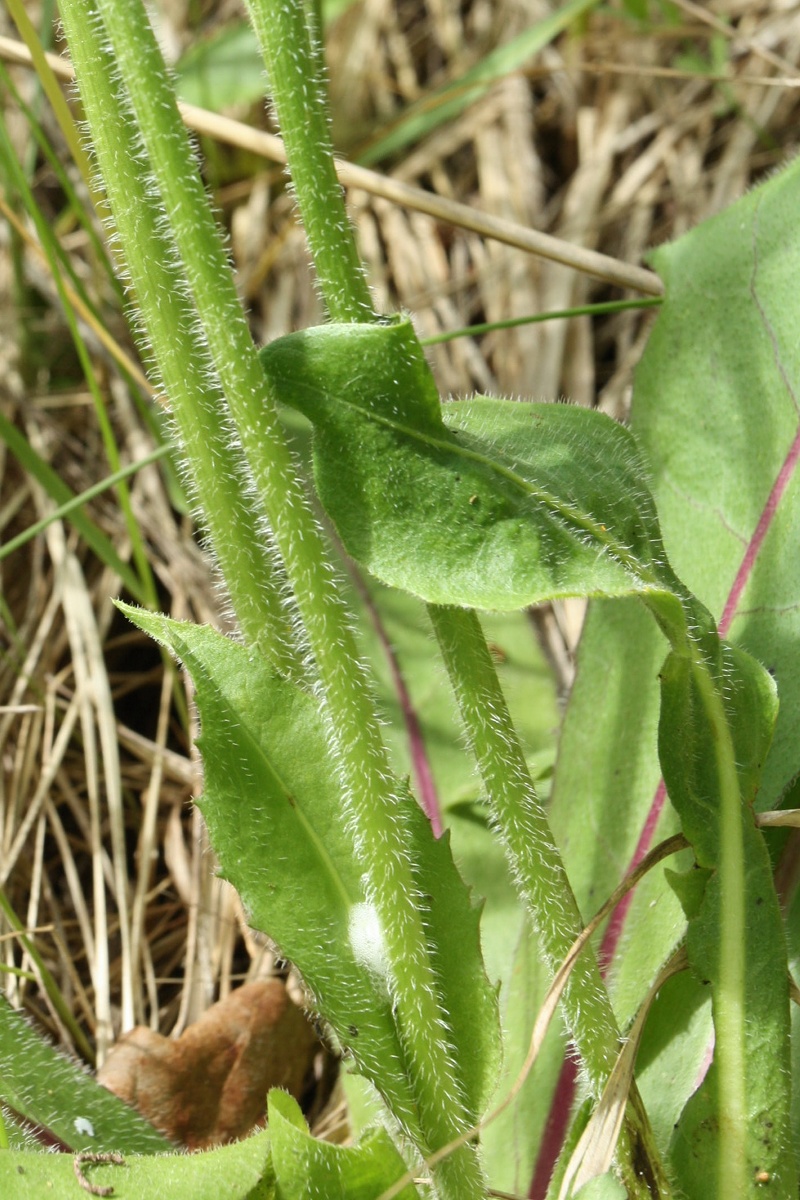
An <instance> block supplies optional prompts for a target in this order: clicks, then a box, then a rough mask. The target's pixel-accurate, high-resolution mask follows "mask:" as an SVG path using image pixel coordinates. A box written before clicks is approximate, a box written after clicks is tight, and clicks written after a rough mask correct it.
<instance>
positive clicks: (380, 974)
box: [120, 605, 499, 1140]
mask: <svg viewBox="0 0 800 1200" xmlns="http://www.w3.org/2000/svg"><path fill="white" fill-rule="evenodd" d="M120 607H121V608H122V610H123V611H124V612H125V613H126V614H127V615H128V616H129V617H130V618H131V619H132V620H133V621H134V622H135V623H136V624H138V625H139V626H140V627H141V628H143V629H145V630H146V632H148V633H150V634H151V635H152V636H153V637H155V638H156V639H157V640H158V641H160V642H161V643H162V644H164V645H166V646H168V647H169V649H170V650H171V651H172V652H173V653H174V654H175V655H176V656H177V657H178V658H180V659H181V661H182V662H183V663H184V664H185V666H186V668H187V669H188V670H189V672H190V674H191V676H192V679H193V681H194V685H195V692H196V700H197V706H198V709H199V713H200V718H201V723H202V734H201V737H200V738H199V740H198V745H199V748H200V749H201V752H202V755H203V763H204V772H205V787H204V795H203V799H202V801H201V802H200V806H201V809H202V811H203V815H204V817H205V819H206V822H207V824H208V827H209V834H210V837H211V842H212V845H213V847H214V850H215V852H216V854H217V857H218V859H219V862H220V867H221V871H222V874H223V875H224V876H225V877H226V878H227V879H228V880H229V881H230V882H231V883H232V884H233V885H234V886H235V887H236V889H237V891H238V892H239V894H240V896H241V897H242V901H243V903H244V905H245V908H246V910H247V912H248V915H249V919H250V920H251V923H252V924H253V925H254V927H256V928H258V929H261V930H263V931H264V932H265V933H267V934H268V935H269V936H270V937H271V938H272V939H273V940H274V941H275V943H276V944H277V945H278V947H279V948H280V950H281V952H282V953H283V954H284V955H285V956H286V958H287V959H289V960H290V961H291V962H293V963H294V964H295V965H296V966H297V968H298V970H299V971H300V972H301V973H302V975H303V978H304V980H305V982H306V984H307V986H308V988H309V989H310V992H311V994H312V996H313V999H314V1003H315V1005H316V1007H317V1009H318V1012H319V1014H320V1015H321V1016H322V1017H323V1018H324V1019H325V1020H326V1021H327V1022H329V1024H330V1026H331V1027H332V1029H333V1030H334V1032H335V1034H336V1037H337V1039H338V1041H339V1042H340V1044H341V1046H342V1047H343V1049H344V1050H345V1052H346V1053H347V1054H349V1055H350V1056H351V1057H352V1058H353V1060H354V1062H355V1064H356V1066H357V1068H358V1070H359V1071H361V1072H362V1073H363V1074H364V1075H366V1076H367V1077H368V1078H369V1079H370V1080H371V1081H372V1082H373V1083H374V1084H375V1086H376V1087H377V1088H378V1090H379V1091H380V1092H381V1094H382V1095H383V1096H384V1098H385V1099H386V1101H387V1103H388V1104H389V1107H390V1108H391V1110H392V1112H393V1113H394V1115H395V1117H396V1118H397V1120H398V1121H400V1123H401V1124H402V1125H403V1126H404V1127H405V1129H406V1130H407V1131H409V1132H410V1133H411V1134H412V1136H415V1137H417V1138H419V1137H421V1134H420V1130H419V1128H418V1119H417V1107H416V1099H415V1094H414V1080H413V1076H412V1075H410V1073H409V1071H408V1070H407V1066H406V1063H405V1060H404V1053H403V1049H402V1044H401V1040H400V1037H399V1035H398V1030H397V1026H396V1023H395V1017H394V1013H393V1007H392V1003H391V999H390V996H389V991H388V984H387V971H388V964H387V963H386V962H385V961H384V960H383V948H382V943H381V937H380V931H379V928H378V926H377V919H376V917H375V914H374V911H373V910H372V908H371V906H370V905H369V904H368V903H367V902H366V896H365V894H364V889H363V883H362V873H361V868H360V866H359V864H358V860H357V857H356V853H355V849H354V846H353V840H352V833H351V831H350V829H349V828H348V827H347V825H346V823H345V822H344V821H343V817H342V813H343V805H342V797H341V788H340V785H339V782H338V778H337V774H336V770H335V766H334V764H333V762H332V760H331V755H330V751H329V747H328V739H327V736H326V731H325V727H324V723H323V719H322V716H321V714H320V712H319V706H318V703H317V701H316V700H315V699H314V698H313V697H311V696H309V695H307V694H306V693H305V692H303V691H301V690H300V689H299V688H298V687H296V686H295V685H293V684H291V683H289V682H287V681H285V680H283V679H281V678H280V677H278V676H276V675H275V674H274V673H273V672H272V671H270V669H269V667H268V666H267V664H266V663H265V661H264V660H263V659H262V658H261V656H260V655H258V654H256V653H254V652H252V651H250V650H248V649H247V648H246V647H245V646H243V645H241V644H239V643H236V642H233V641H231V640H230V639H229V638H226V637H223V636H222V635H221V634H219V633H216V632H215V631H214V630H212V629H210V628H209V627H207V626H195V625H191V624H188V623H183V622H177V621H172V620H169V619H168V618H166V617H162V616H156V615H153V614H149V613H144V612H142V611H140V610H134V609H130V608H128V607H127V606H124V605H120ZM406 795H407V799H406V800H405V802H404V812H403V817H404V824H405V827H406V828H407V829H408V830H409V845H408V854H409V859H410V861H412V862H413V864H414V871H415V877H416V880H417V885H418V888H419V892H420V895H421V896H422V897H423V904H424V913H423V920H424V924H425V930H426V934H427V936H428V940H429V943H430V950H431V954H432V956H433V958H434V960H435V962H436V968H437V979H438V983H439V990H440V999H441V1007H442V1011H443V1012H445V1013H447V1016H448V1030H447V1034H446V1036H447V1037H448V1039H449V1041H450V1044H451V1046H452V1048H453V1055H454V1059H455V1061H456V1062H457V1063H458V1070H459V1085H460V1087H461V1090H462V1096H463V1099H464V1101H465V1102H466V1109H467V1113H468V1116H469V1118H470V1119H471V1120H473V1121H474V1120H477V1119H478V1117H479V1116H481V1115H482V1113H483V1111H484V1110H485V1106H486V1104H487V1102H488V1098H489V1095H490V1094H491V1091H492V1090H493V1087H494V1083H495V1080H496V1077H497V1072H498V1069H499V1065H498V1059H499V1031H498V1018H497V1005H496V996H495V992H494V989H493V988H492V987H491V986H490V984H489V982H488V980H487V978H486V975H485V972H484V969H483V963H482V959H481V955H480V936H479V918H480V909H479V908H478V907H476V906H475V905H473V904H472V902H471V900H470V896H469V893H468V891H467V889H466V887H465V885H464V884H463V882H462V881H461V878H460V876H459V875H458V872H457V871H456V868H455V866H454V864H453V859H452V855H451V853H450V849H449V839H448V838H447V837H445V838H441V839H439V840H438V841H436V840H435V839H434V838H433V835H432V832H431V829H430V824H429V822H428V821H427V820H426V818H425V816H424V814H423V813H422V812H421V810H420V809H419V807H418V805H417V804H416V803H415V801H414V800H413V798H412V797H411V796H410V795H409V794H408V793H406ZM423 1140H424V1139H423Z"/></svg>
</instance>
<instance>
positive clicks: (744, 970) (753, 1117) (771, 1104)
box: [659, 643, 797, 1200]
mask: <svg viewBox="0 0 800 1200" xmlns="http://www.w3.org/2000/svg"><path fill="white" fill-rule="evenodd" d="M705 670H706V669H705V668H703V673H700V672H698V671H697V669H696V666H695V664H694V663H692V662H690V661H689V660H687V659H684V658H681V657H679V656H677V655H675V654H670V655H669V657H668V659H667V662H666V664H665V666H664V668H663V670H662V674H661V688H662V711H661V721H660V727H659V749H660V755H661V765H662V768H663V771H664V778H665V781H666V784H667V788H668V791H669V795H670V798H671V800H672V802H673V804H674V805H675V807H676V809H677V810H678V813H679V815H680V817H681V822H682V825H683V828H684V832H685V833H686V835H687V836H688V837H689V838H690V840H691V841H692V845H693V848H694V850H695V853H696V855H697V861H698V864H699V865H700V867H701V868H702V869H704V870H706V871H708V872H709V877H708V881H707V883H706V886H705V888H704V889H703V891H702V896H699V897H698V896H695V898H694V899H695V902H696V903H697V901H699V903H697V908H696V912H695V913H694V914H693V915H692V917H691V919H690V921H689V927H688V932H687V950H688V953H689V961H690V965H691V967H692V969H693V971H694V973H695V976H696V977H697V978H698V979H699V980H700V981H701V982H703V983H706V984H710V986H711V994H712V1007H713V1013H714V1025H715V1030H716V1049H715V1060H714V1061H715V1070H714V1072H713V1074H712V1075H711V1076H710V1077H707V1078H706V1080H705V1081H704V1084H703V1087H702V1089H701V1093H700V1095H699V1096H697V1097H695V1098H694V1100H693V1102H692V1104H691V1106H690V1108H689V1111H688V1112H687V1114H686V1115H685V1120H684V1121H682V1123H681V1132H680V1133H679V1137H687V1136H690V1137H691V1140H692V1146H693V1151H692V1154H691V1155H688V1156H687V1159H686V1166H687V1169H688V1170H689V1176H688V1178H683V1179H682V1180H681V1182H682V1185H683V1186H684V1187H685V1188H686V1190H687V1191H688V1192H689V1194H692V1193H693V1191H694V1190H695V1188H696V1187H697V1186H699V1185H700V1181H701V1178H702V1179H703V1180H704V1183H703V1187H704V1189H705V1191H706V1192H707V1193H708V1194H709V1195H712V1196H716V1197H719V1198H720V1200H723V1197H727V1196H728V1195H730V1194H731V1187H732V1186H734V1180H735V1181H736V1183H735V1186H736V1188H737V1194H738V1195H746V1194H752V1195H756V1194H757V1193H759V1192H760V1185H759V1183H758V1176H759V1173H760V1172H766V1174H767V1175H768V1177H769V1180H770V1193H771V1194H774V1195H776V1196H786V1197H789V1196H793V1195H795V1194H796V1190H797V1164H796V1161H795V1156H794V1150H793V1146H792V1135H791V1074H790V1066H791V1063H790V1045H789V1032H790V1030H789V977H788V969H787V962H786V939H785V935H784V932H783V923H782V919H781V913H780V908H779V905H778V899H777V896H776V893H775V888H774V885H773V880H772V863H771V861H770V858H769V854H768V853H767V848H766V844H765V842H764V838H763V836H762V834H761V833H760V832H759V831H758V830H757V829H756V827H755V823H754V821H753V813H752V804H753V800H754V798H755V793H756V790H757V788H758V784H759V778H760V771H761V765H762V764H763V762H764V760H765V758H766V755H767V751H768V748H769V744H770V741H771V738H772V731H773V728H774V724H775V719H776V716H777V697H776V694H775V685H774V683H773V681H772V680H771V678H770V677H769V675H768V674H767V672H766V671H764V669H763V668H762V667H760V666H759V665H758V664H757V663H756V662H755V661H754V660H753V659H752V658H750V656H749V655H747V654H745V653H744V652H743V651H741V650H738V649H736V648H735V647H732V646H726V645H725V644H724V643H723V644H722V646H721V648H720V653H719V655H718V659H717V662H716V663H715V664H714V666H713V675H714V676H715V679H714V682H715V683H716V687H717V691H718V693H719V694H720V695H721V696H722V697H723V703H724V709H723V711H722V713H721V716H722V718H723V720H725V719H727V726H728V730H729V731H730V736H729V738H726V737H724V736H720V732H719V730H720V726H719V722H718V721H717V720H716V719H715V713H714V708H713V706H710V705H709V702H708V698H707V696H706V695H705V694H704V678H705ZM723 683H724V686H723ZM720 708H723V706H722V705H720ZM726 759H728V760H729V761H730V770H728V769H726V761H725V760H726ZM698 1110H700V1111H702V1113H703V1116H702V1120H701V1122H700V1124H699V1126H697V1127H695V1126H694V1122H695V1120H696V1117H697V1113H698ZM685 1126H688V1128H690V1129H692V1133H691V1135H687V1134H686V1132H685V1131H684V1129H685ZM737 1156H738V1157H737ZM709 1163H711V1164H712V1169H709ZM701 1164H702V1170H703V1174H702V1176H701V1175H699V1174H698V1173H697V1169H698V1166H699V1165H701ZM690 1180H693V1181H694V1187H692V1186H691V1184H690ZM748 1181H749V1187H748Z"/></svg>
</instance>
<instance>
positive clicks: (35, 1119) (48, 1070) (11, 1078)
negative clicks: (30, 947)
mask: <svg viewBox="0 0 800 1200" xmlns="http://www.w3.org/2000/svg"><path fill="white" fill-rule="evenodd" d="M0 1101H1V1102H2V1103H3V1104H7V1105H8V1106H9V1107H10V1108H11V1109H13V1110H14V1112H16V1113H17V1114H18V1115H19V1116H20V1117H24V1119H25V1120H26V1121H29V1122H30V1123H31V1124H32V1125H34V1126H39V1127H41V1128H42V1129H46V1130H49V1132H50V1133H51V1134H52V1135H53V1136H54V1137H56V1138H58V1140H59V1141H60V1142H61V1143H62V1144H63V1145H65V1146H68V1147H69V1148H70V1149H72V1150H86V1151H96V1152H100V1151H109V1150H119V1151H124V1153H126V1154H158V1153H161V1154H164V1153H168V1152H169V1151H170V1150H171V1149H172V1143H171V1142H170V1141H169V1140H168V1139H167V1138H165V1137H164V1136H163V1134H161V1133H159V1132H158V1130H157V1129H154V1128H153V1126H152V1125H151V1124H150V1123H149V1122H148V1121H145V1119H144V1118H143V1117H141V1116H139V1114H138V1113H137V1112H136V1111H135V1110H134V1109H132V1108H129V1107H128V1105H127V1104H123V1102H122V1101H121V1100H119V1099H118V1098H117V1097H116V1096H114V1095H112V1093H111V1092H109V1091H107V1090H106V1089H105V1088H104V1087H101V1086H100V1084H99V1083H97V1081H96V1080H95V1079H94V1078H93V1077H92V1076H91V1075H88V1074H87V1073H86V1072H85V1071H83V1070H81V1068H80V1067H79V1066H78V1065H77V1064H76V1063H74V1062H72V1061H71V1060H70V1059H68V1058H66V1057H65V1056H64V1055H63V1054H60V1053H59V1052H58V1051H57V1050H56V1049H55V1048H54V1047H53V1046H51V1045H50V1044H49V1042H46V1041H45V1040H44V1039H43V1038H42V1037H40V1036H39V1035H38V1034H37V1033H36V1032H35V1031H34V1030H33V1029H32V1028H31V1026H30V1025H29V1024H28V1022H27V1021H26V1020H25V1018H24V1017H23V1016H22V1014H21V1013H19V1012H17V1011H16V1010H15V1009H13V1008H12V1007H11V1005H10V1004H9V1002H8V1001H7V1000H6V998H5V996H2V995H0ZM0 1158H2V1155H0ZM0 1194H5V1193H3V1192H2V1189H0ZM41 1194H42V1195H44V1194H45V1193H44V1192H42V1193H41ZM14 1195H16V1193H14Z"/></svg>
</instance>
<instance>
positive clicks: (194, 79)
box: [175, 21, 267, 112]
mask: <svg viewBox="0 0 800 1200" xmlns="http://www.w3.org/2000/svg"><path fill="white" fill-rule="evenodd" d="M175 90H176V92H177V94H178V96H179V97H180V99H181V100H183V101H185V103H187V104H196V105H199V106H200V107H201V108H208V109H210V110H211V111H212V112H222V111H223V109H226V108H231V107H232V106H234V105H244V104H248V105H249V104H253V103H255V101H256V100H261V99H262V98H263V97H264V95H265V93H266V90H267V80H266V77H265V75H264V64H263V62H262V61H261V55H260V54H259V52H258V42H257V41H256V36H255V34H254V33H253V30H252V28H251V27H250V25H249V24H248V23H247V22H246V21H233V22H231V23H230V24H228V25H224V26H223V27H222V29H219V30H217V31H216V32H215V33H214V34H213V35H212V36H211V37H208V38H204V39H202V40H201V41H198V42H195V43H194V44H193V45H192V46H190V47H189V49H188V50H187V51H186V53H185V54H182V55H181V57H180V58H179V60H178V62H177V63H176V64H175Z"/></svg>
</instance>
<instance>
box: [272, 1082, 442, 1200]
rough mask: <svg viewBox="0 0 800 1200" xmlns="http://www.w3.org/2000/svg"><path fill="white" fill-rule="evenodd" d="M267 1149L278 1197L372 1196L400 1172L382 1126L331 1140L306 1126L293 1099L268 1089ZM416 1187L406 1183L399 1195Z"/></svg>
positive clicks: (367, 1199) (408, 1196) (406, 1198)
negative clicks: (351, 1139)
mask: <svg viewBox="0 0 800 1200" xmlns="http://www.w3.org/2000/svg"><path fill="white" fill-rule="evenodd" d="M268 1119H269V1129H270V1134H271V1137H272V1155H273V1162H274V1165H275V1174H276V1176H277V1179H278V1187H279V1195H280V1197H281V1200H311V1198H312V1197H319V1198H320V1200H323V1198H324V1200H375V1197H376V1196H380V1195H381V1193H382V1192H384V1191H386V1189H387V1188H389V1187H391V1185H392V1184H393V1183H396V1182H397V1180H398V1179H400V1178H401V1177H402V1176H403V1175H405V1174H406V1170H407V1168H406V1164H405V1163H404V1161H403V1159H402V1158H401V1157H400V1155H399V1153H398V1151H397V1149H396V1148H395V1145H394V1143H393V1141H392V1139H391V1138H390V1137H389V1134H388V1133H387V1132H386V1130H385V1129H381V1128H378V1129H372V1130H369V1131H368V1132H367V1133H365V1134H364V1136H363V1137H362V1138H361V1140H360V1141H359V1143H358V1145H356V1146H349V1147H344V1146H335V1145H333V1144H332V1143H331V1142H322V1141H319V1140H318V1139H317V1138H313V1137H312V1136H311V1134H310V1133H309V1132H308V1126H307V1125H306V1123H305V1119H304V1117H303V1114H302V1113H301V1111H300V1109H299V1107H298V1105H297V1103H296V1102H295V1101H294V1100H293V1099H292V1097H291V1096H288V1095H287V1094H286V1092H281V1091H278V1090H277V1089H275V1090H273V1091H271V1092H270V1094H269V1100H268ZM418 1195H419V1193H418V1192H417V1190H416V1188H415V1187H414V1186H413V1185H412V1184H410V1183H409V1184H408V1185H407V1186H406V1187H404V1188H403V1190H402V1191H401V1192H400V1193H399V1200H414V1198H415V1197H417V1196H418Z"/></svg>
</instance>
